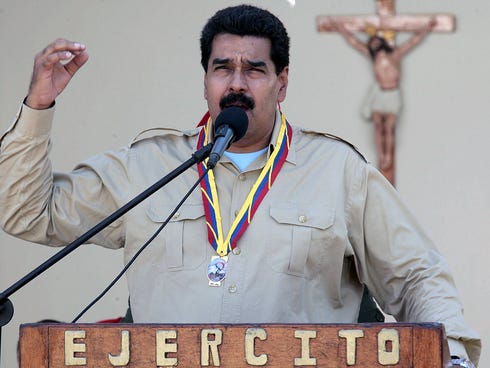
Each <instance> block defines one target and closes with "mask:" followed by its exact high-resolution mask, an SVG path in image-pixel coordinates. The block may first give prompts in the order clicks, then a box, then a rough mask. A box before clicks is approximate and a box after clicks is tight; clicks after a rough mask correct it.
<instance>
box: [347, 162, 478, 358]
mask: <svg viewBox="0 0 490 368" xmlns="http://www.w3.org/2000/svg"><path fill="white" fill-rule="evenodd" d="M356 197H357V198H358V199H357V204H355V205H353V208H352V210H353V211H354V213H355V212H356V211H357V216H356V215H353V217H354V218H353V221H354V223H355V222H357V224H356V226H359V227H361V228H363V233H362V234H359V235H358V236H357V237H354V238H353V242H354V243H357V244H354V247H355V248H356V258H357V263H358V270H359V274H360V278H361V282H363V283H365V284H366V285H367V286H368V288H369V290H370V291H371V292H372V294H373V296H374V297H375V299H376V300H377V301H378V303H379V304H380V306H381V308H382V309H383V310H384V311H385V312H386V313H389V314H391V315H393V316H394V317H395V318H396V319H397V320H398V321H406V322H414V323H415V322H440V323H443V324H444V326H445V330H446V334H447V337H448V341H449V347H450V351H451V354H452V355H458V356H460V357H468V358H469V359H471V360H472V361H474V362H477V361H478V358H479V355H480V349H481V342H480V339H479V336H478V335H477V334H476V333H475V332H474V331H473V330H472V329H470V328H469V327H468V326H467V325H466V323H465V321H464V317H463V307H462V304H461V301H460V299H459V296H458V293H457V291H456V287H455V284H454V281H453V278H452V276H451V274H450V272H449V268H448V265H447V264H446V261H445V259H444V258H443V256H442V255H441V254H440V253H439V251H438V250H437V249H436V247H435V246H434V245H433V243H432V241H431V240H430V239H429V238H428V237H427V235H426V234H425V232H424V230H423V229H422V228H421V227H420V226H419V225H418V223H417V221H416V219H415V218H414V217H413V215H412V214H411V213H410V211H409V210H408V209H407V207H406V206H405V204H404V203H403V201H402V200H401V199H400V197H399V195H398V193H397V192H396V190H395V189H394V188H393V187H392V186H391V185H390V184H389V183H388V181H387V180H386V179H385V178H384V177H383V176H382V175H381V174H380V173H379V172H378V171H377V170H376V169H375V168H374V167H372V166H371V165H369V164H368V165H367V166H366V169H365V172H364V173H363V175H362V179H361V184H359V195H358V196H356ZM356 207H357V208H356ZM356 217H357V218H356Z"/></svg>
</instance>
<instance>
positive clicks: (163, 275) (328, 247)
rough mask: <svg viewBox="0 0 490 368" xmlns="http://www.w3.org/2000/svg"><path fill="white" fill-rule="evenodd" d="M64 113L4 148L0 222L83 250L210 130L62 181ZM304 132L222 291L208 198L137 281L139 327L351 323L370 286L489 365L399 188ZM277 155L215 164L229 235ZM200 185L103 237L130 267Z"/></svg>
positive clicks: (137, 268)
mask: <svg viewBox="0 0 490 368" xmlns="http://www.w3.org/2000/svg"><path fill="white" fill-rule="evenodd" d="M53 114H54V109H48V110H42V111H36V110H32V109H30V108H28V107H27V106H23V107H22V111H21V114H20V117H19V118H18V119H17V120H16V121H15V123H14V125H13V126H12V128H11V129H10V130H9V131H8V132H7V133H6V134H5V135H4V136H3V137H2V139H1V141H0V175H1V177H0V208H1V209H2V211H1V214H0V216H1V219H0V220H1V224H2V226H3V228H4V229H5V231H7V232H9V233H10V234H13V235H15V236H17V237H20V238H22V239H26V240H29V241H33V242H38V243H44V244H50V245H55V246H61V245H64V244H67V243H69V242H71V241H73V240H74V239H75V238H76V237H78V236H80V235H81V234H83V233H84V232H85V231H87V230H88V229H89V228H91V227H92V226H94V225H95V224H97V223H98V222H100V221H101V220H103V219H104V218H105V217H106V216H108V215H109V214H111V213H112V212H114V211H115V210H116V209H118V208H119V207H121V206H122V205H124V204H126V203H127V202H128V201H129V200H131V199H132V198H134V197H135V196H136V195H137V194H139V193H140V192H142V191H143V190H145V189H146V188H148V187H149V186H150V185H151V184H153V183H155V182H156V181H157V180H159V179H160V178H162V177H163V176H164V175H166V174H167V173H169V172H170V171H171V170H173V169H174V168H176V167H177V166H179V165H180V164H181V163H182V162H184V161H186V160H187V159H189V158H190V157H191V154H192V153H193V152H194V151H195V149H196V142H197V137H198V132H199V129H194V130H189V131H177V130H161V131H160V132H157V133H158V134H156V135H153V136H149V137H147V138H143V137H141V138H139V139H138V140H136V141H135V142H133V143H132V144H131V145H129V146H128V147H125V148H122V149H120V150H118V151H111V152H105V153H102V154H98V155H96V156H94V157H92V158H90V159H88V160H86V161H85V162H83V163H81V164H80V165H78V166H77V167H76V168H75V169H74V170H73V171H72V172H69V173H57V172H52V169H51V164H50V161H49V159H48V151H49V134H50V129H51V123H52V118H53ZM278 126H279V123H278V122H277V121H276V128H275V130H274V133H273V137H272V140H271V142H275V141H276V136H277V134H278ZM293 130H294V133H293V138H292V142H291V147H290V151H289V155H288V157H287V160H286V162H285V163H284V166H283V168H282V170H281V172H280V173H279V175H278V177H277V179H276V181H275V183H274V185H273V186H272V188H271V190H270V191H269V193H268V194H267V195H266V197H265V198H264V200H263V201H262V203H261V205H260V207H259V209H258V210H257V212H256V214H255V217H254V218H253V220H252V222H251V224H250V226H249V227H248V229H247V230H246V232H245V233H244V235H243V236H242V237H241V238H240V240H239V241H238V246H237V248H236V249H235V251H234V252H233V253H232V254H230V256H229V264H228V270H227V276H226V279H225V280H224V283H223V285H222V286H221V287H210V286H209V285H208V280H207V266H208V264H209V262H210V260H211V257H212V256H213V255H215V251H214V250H213V249H212V248H211V246H210V245H209V243H208V241H207V228H206V224H205V215H204V209H203V205H202V198H201V192H200V191H199V189H197V190H194V191H193V193H192V194H191V195H190V197H189V198H188V199H187V201H186V202H185V203H184V205H183V206H182V207H181V208H180V209H179V210H178V212H177V213H176V214H175V215H174V216H173V217H172V219H171V220H170V223H169V224H168V225H167V226H166V227H165V228H164V229H163V231H162V232H161V233H160V234H159V235H158V236H157V237H156V239H154V240H153V241H152V242H151V244H150V245H149V246H148V247H147V248H146V249H145V250H144V252H142V254H141V255H140V256H139V258H138V259H137V260H136V262H135V263H134V264H133V265H132V266H131V268H130V269H129V271H128V272H127V280H128V284H129V291H130V296H131V307H132V312H133V317H134V320H135V322H140V323H141V322H158V323H275V322H282V323H289V322H292V323H333V322H342V323H344V322H345V323H347V322H349V323H350V322H356V318H357V315H358V312H359V305H360V301H361V297H362V290H363V286H362V284H366V285H367V286H368V287H369V289H370V291H371V292H372V294H373V296H374V297H375V298H376V300H377V301H378V302H379V304H380V306H381V307H382V309H383V310H384V311H385V312H386V313H389V314H391V315H393V316H395V318H396V319H397V320H398V321H408V322H442V323H444V325H445V328H446V333H447V335H448V336H449V337H450V349H451V353H452V354H458V355H462V356H465V355H466V354H465V352H464V348H463V345H464V346H465V347H466V351H467V352H468V354H469V356H470V358H471V359H472V360H473V361H477V360H478V356H479V351H480V341H479V338H478V336H477V334H476V333H475V332H473V331H472V330H471V329H469V328H468V327H467V326H466V324H465V322H464V319H463V314H462V306H461V303H460V301H459V298H458V295H457V292H456V289H455V286H454V283H453V280H452V278H451V276H450V274H449V272H448V267H447V264H446V263H445V261H444V259H443V258H442V257H441V255H440V254H439V252H438V251H437V250H436V248H435V247H434V245H433V244H432V242H431V241H430V240H429V239H428V238H427V236H426V234H425V233H424V232H423V230H422V229H421V228H420V227H419V225H418V224H417V222H416V221H415V219H414V218H413V216H412V215H411V214H410V212H409V211H408V210H407V208H406V206H405V205H404V203H403V202H402V201H401V199H400V198H399V196H398V194H397V192H396V190H395V189H394V188H393V187H392V186H391V185H390V184H389V183H388V182H387V181H386V180H385V179H384V177H383V176H382V175H381V174H380V173H379V172H378V171H377V170H376V169H375V168H374V167H372V166H371V165H370V164H369V163H366V162H365V161H364V159H363V158H362V157H361V156H360V155H359V154H358V153H357V152H356V151H355V150H354V149H352V148H351V147H350V146H349V145H347V144H345V143H344V142H341V141H339V140H335V139H332V138H330V137H328V136H326V135H324V134H320V133H317V132H312V131H307V130H304V129H301V128H298V127H293ZM269 155H270V152H267V153H265V154H263V155H262V156H260V157H258V158H257V159H256V160H255V161H253V162H252V163H251V164H250V166H249V167H248V168H247V169H246V170H245V171H243V172H240V171H239V170H238V169H237V168H236V167H235V166H234V164H233V163H232V162H230V160H229V159H227V158H223V159H222V161H221V162H220V163H218V165H217V166H216V168H215V170H214V173H215V177H216V182H217V187H218V195H219V200H220V207H221V215H222V217H223V229H224V231H225V233H226V232H227V231H228V229H229V227H230V224H231V222H232V221H233V218H234V216H235V215H236V213H237V211H238V210H239V209H240V207H241V206H242V203H243V202H244V200H245V198H246V196H247V195H248V193H249V191H250V189H251V187H252V185H253V184H254V182H255V180H256V179H257V177H258V175H259V173H260V171H261V169H262V167H263V166H264V164H265V162H266V160H267V158H268V156H269ZM197 179H198V176H197V168H196V167H193V168H192V169H190V170H188V171H186V172H185V173H184V174H183V175H181V176H179V177H178V178H177V179H175V180H174V181H172V182H171V183H169V184H168V185H167V186H165V187H164V188H162V189H161V190H159V191H158V192H157V193H155V194H153V195H152V196H151V197H150V198H148V199H147V200H146V201H144V202H143V203H141V204H140V205H139V206H137V207H135V208H134V209H133V210H131V211H130V212H129V213H127V214H126V215H125V216H123V217H122V218H120V219H119V220H117V221H116V222H115V223H113V224H112V225H111V226H109V227H108V228H107V229H106V230H104V231H103V232H102V233H100V234H99V235H97V236H96V237H95V238H93V239H92V242H93V243H96V244H100V245H102V246H105V247H109V248H120V247H124V248H125V260H126V261H129V260H130V259H131V257H133V255H134V254H135V253H136V252H137V251H138V249H139V248H140V247H141V246H142V244H143V243H145V242H146V241H147V240H148V239H149V238H150V237H151V236H152V235H153V234H154V233H155V231H157V229H158V228H159V227H160V226H161V225H162V222H163V221H165V219H166V218H167V216H168V215H169V214H170V213H171V211H172V210H173V209H174V208H175V206H176V205H177V203H178V202H179V201H180V200H181V199H182V198H183V196H184V195H185V194H186V192H187V191H188V189H189V188H190V187H191V186H192V185H193V184H194V183H195V182H196V180H197Z"/></svg>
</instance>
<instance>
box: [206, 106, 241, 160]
mask: <svg viewBox="0 0 490 368" xmlns="http://www.w3.org/2000/svg"><path fill="white" fill-rule="evenodd" d="M247 128H248V116H247V114H246V113H245V111H243V109H241V108H239V107H236V106H231V107H227V108H226V109H224V110H223V111H221V113H220V114H219V115H218V117H217V118H216V121H215V122H214V145H213V149H212V150H211V153H210V154H209V159H208V162H207V166H208V168H210V169H212V168H214V167H215V166H216V164H217V163H218V161H219V160H220V159H221V156H223V153H224V152H225V151H226V149H227V148H228V147H230V145H231V144H232V143H233V142H236V141H238V140H240V139H241V138H242V137H243V136H244V135H245V133H246V132H247Z"/></svg>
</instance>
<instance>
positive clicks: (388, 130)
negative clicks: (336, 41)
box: [332, 19, 436, 171]
mask: <svg viewBox="0 0 490 368" xmlns="http://www.w3.org/2000/svg"><path fill="white" fill-rule="evenodd" d="M332 23H333V24H334V26H335V28H336V29H337V31H338V32H339V33H340V34H341V35H342V36H344V38H345V39H346V40H347V42H348V43H349V44H350V45H351V46H353V47H354V48H355V49H356V50H358V51H359V52H361V53H362V54H363V55H365V56H367V57H369V58H370V59H371V60H372V66H373V72H374V76H375V79H376V82H375V83H374V84H373V85H372V86H371V88H370V90H369V93H368V95H367V98H366V101H365V102H364V105H363V108H362V114H363V117H364V118H366V119H368V120H371V121H372V122H373V123H374V129H375V136H374V137H375V143H376V148H377V151H378V157H379V163H380V169H381V170H382V171H388V170H389V169H390V168H391V166H392V165H393V155H394V147H395V124H396V121H397V118H398V115H399V113H400V111H401V108H402V97H401V92H400V74H401V59H402V57H403V56H404V55H405V54H407V53H408V52H409V51H410V50H412V49H413V48H414V47H415V46H417V45H418V44H419V43H420V42H422V40H423V39H424V38H425V36H427V34H428V32H429V31H430V30H431V29H433V28H434V26H435V25H436V20H435V19H431V20H430V22H429V23H428V24H427V27H425V28H424V29H422V30H420V31H419V32H416V33H415V34H414V35H413V36H412V37H411V38H410V39H408V40H407V41H406V42H404V43H403V44H401V45H400V46H393V45H391V44H390V42H389V41H388V39H387V38H386V37H384V36H382V35H378V34H376V32H377V30H372V31H374V32H373V34H372V35H371V36H370V37H369V39H368V40H367V42H363V41H362V40H360V39H358V38H357V37H356V36H355V35H354V34H353V33H351V32H349V31H348V30H347V29H346V28H345V27H344V25H343V24H342V23H339V22H332ZM388 34H392V33H391V32H389V33H388Z"/></svg>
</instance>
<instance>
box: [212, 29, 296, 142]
mask: <svg viewBox="0 0 490 368" xmlns="http://www.w3.org/2000/svg"><path fill="white" fill-rule="evenodd" d="M270 48H271V44H270V40H269V39H266V38H261V37H253V36H244V37H242V36H237V35H232V34H228V33H224V34H219V35H217V36H216V37H215V38H214V40H213V47H212V51H211V55H210V57H209V62H208V71H207V72H206V74H205V76H204V98H205V99H206V100H207V102H208V108H209V113H210V114H211V118H212V119H213V121H214V120H215V119H216V117H217V116H218V114H219V113H220V112H221V110H223V109H224V108H225V107H228V106H239V107H241V108H243V109H244V110H245V111H246V113H247V116H248V121H249V125H248V130H247V133H246V134H245V136H244V137H243V138H242V139H240V140H239V141H238V142H236V143H234V144H233V145H232V147H231V148H230V151H235V152H251V151H256V150H259V149H261V148H264V147H266V146H267V144H268V143H269V140H270V136H271V133H272V130H273V127H274V118H275V110H276V106H277V103H278V102H282V101H284V99H285V98H286V89H287V84H288V68H287V67H286V68H284V70H282V71H281V72H280V73H279V75H277V74H276V70H275V66H274V63H273V62H272V60H271V58H270Z"/></svg>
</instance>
